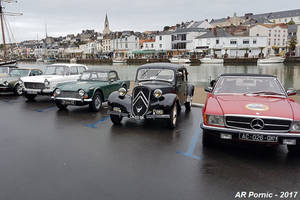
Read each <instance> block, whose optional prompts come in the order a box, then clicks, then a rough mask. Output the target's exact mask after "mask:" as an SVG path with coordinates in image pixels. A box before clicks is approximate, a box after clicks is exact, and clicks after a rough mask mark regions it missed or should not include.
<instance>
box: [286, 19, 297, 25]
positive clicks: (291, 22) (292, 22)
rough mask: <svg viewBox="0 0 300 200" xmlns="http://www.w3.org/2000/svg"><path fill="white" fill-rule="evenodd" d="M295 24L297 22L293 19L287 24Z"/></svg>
mask: <svg viewBox="0 0 300 200" xmlns="http://www.w3.org/2000/svg"><path fill="white" fill-rule="evenodd" d="M294 24H295V22H294V21H293V20H291V21H289V22H288V23H287V25H294Z"/></svg>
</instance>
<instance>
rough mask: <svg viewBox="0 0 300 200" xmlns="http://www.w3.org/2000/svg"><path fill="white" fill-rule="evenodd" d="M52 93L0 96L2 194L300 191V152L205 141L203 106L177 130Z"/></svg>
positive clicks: (217, 195) (181, 198)
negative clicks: (66, 101) (62, 100)
mask: <svg viewBox="0 0 300 200" xmlns="http://www.w3.org/2000/svg"><path fill="white" fill-rule="evenodd" d="M49 100H50V99H49V98H48V97H38V98H37V101H36V102H26V101H25V99H24V98H23V97H15V96H3V95H2V96H0V110H1V111H0V127H1V129H0V199H4V200H19V199H20V200H27V199H28V200H35V199H38V200H40V199H43V200H48V199H49V200H50V199H51V200H58V199H63V200H66V199H70V200H71V199H72V200H77V199H78V200H94V199H95V200H99V199H101V200H106V199H108V200H110V199H113V200H115V199H129V200H141V199H143V200H148V199H149V200H154V199H157V200H158V199H159V200H160V199H163V200H177V199H178V200H198V199H234V195H235V194H236V192H238V191H254V192H274V193H280V192H281V191H299V192H300V157H296V156H290V155H288V154H287V150H286V148H285V147H284V146H273V147H265V146H261V145H252V144H251V145H248V144H235V145H230V144H219V145H218V146H216V147H214V148H210V149H203V148H202V145H201V134H202V131H201V129H200V122H201V120H202V117H201V109H200V108H195V107H194V108H193V109H192V112H190V113H185V109H184V108H183V109H182V112H181V114H180V117H179V123H178V127H177V128H176V129H175V130H169V129H168V128H167V127H166V125H165V123H164V121H158V122H156V123H152V122H150V123H145V122H143V121H139V122H136V121H134V120H124V121H123V123H122V126H113V124H112V123H111V121H110V119H109V116H107V114H106V112H107V108H106V107H105V106H104V108H103V110H102V111H101V112H99V113H91V112H89V110H88V108H87V107H70V108H69V110H68V111H58V110H57V108H56V107H55V106H54V104H52V103H51V102H50V101H49Z"/></svg>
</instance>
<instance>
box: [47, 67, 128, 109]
mask: <svg viewBox="0 0 300 200" xmlns="http://www.w3.org/2000/svg"><path fill="white" fill-rule="evenodd" d="M129 86H130V81H123V80H120V78H119V76H118V73H117V72H116V71H114V70H88V71H85V72H83V74H82V75H81V77H80V79H79V80H78V81H77V82H69V83H62V84H59V85H58V86H57V88H56V89H55V92H54V94H53V97H52V98H53V99H54V101H55V104H56V106H57V107H58V108H59V109H65V108H67V106H68V105H75V106H83V105H89V108H90V110H92V111H94V112H98V111H99V110H100V108H101V106H102V102H105V101H107V99H108V96H109V95H110V94H111V93H112V92H114V91H118V90H119V89H120V88H125V89H126V90H127V89H128V88H129Z"/></svg>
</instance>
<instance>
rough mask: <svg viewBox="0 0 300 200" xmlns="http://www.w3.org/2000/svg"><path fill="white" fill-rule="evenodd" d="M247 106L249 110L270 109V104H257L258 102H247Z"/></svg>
mask: <svg viewBox="0 0 300 200" xmlns="http://www.w3.org/2000/svg"><path fill="white" fill-rule="evenodd" d="M246 108H247V109H248V110H255V111H267V110H269V106H266V105H263V104H257V103H251V104H247V105H246Z"/></svg>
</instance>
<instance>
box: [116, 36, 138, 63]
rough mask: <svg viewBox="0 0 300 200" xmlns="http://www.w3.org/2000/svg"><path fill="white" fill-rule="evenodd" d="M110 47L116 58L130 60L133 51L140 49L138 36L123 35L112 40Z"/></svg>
mask: <svg viewBox="0 0 300 200" xmlns="http://www.w3.org/2000/svg"><path fill="white" fill-rule="evenodd" d="M110 47H111V50H112V51H113V52H114V57H115V58H119V57H120V58H129V57H131V56H132V51H134V50H138V49H140V45H139V38H138V37H137V36H136V35H121V36H120V37H117V38H114V39H111V40H110Z"/></svg>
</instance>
